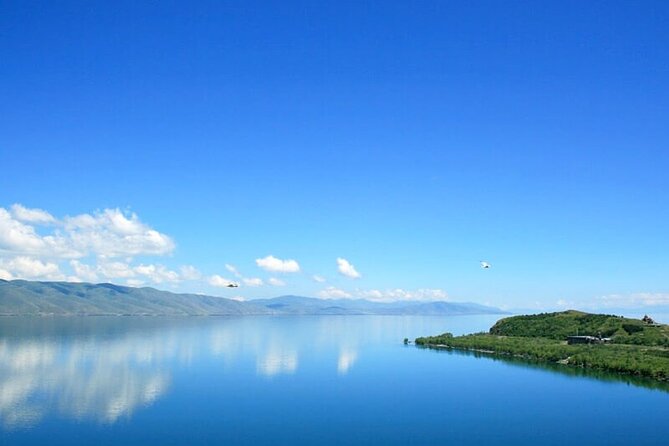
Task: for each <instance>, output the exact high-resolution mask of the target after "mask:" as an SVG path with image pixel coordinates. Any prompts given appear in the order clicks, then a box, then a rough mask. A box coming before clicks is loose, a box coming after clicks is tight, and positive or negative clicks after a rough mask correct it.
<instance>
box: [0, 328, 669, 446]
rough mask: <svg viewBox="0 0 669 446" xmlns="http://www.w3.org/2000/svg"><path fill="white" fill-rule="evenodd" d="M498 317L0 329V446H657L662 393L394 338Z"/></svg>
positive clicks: (664, 411)
mask: <svg viewBox="0 0 669 446" xmlns="http://www.w3.org/2000/svg"><path fill="white" fill-rule="evenodd" d="M498 317H499V316H459V317H415V316H411V317H392V316H305V317H245V318H197V317H192V318H181V319H166V318H103V317H99V318H98V317H88V318H34V319H31V318H2V319H0V444H2V445H3V446H4V445H74V444H82V445H85V444H95V445H123V446H129V445H204V444H207V445H223V444H231V445H232V444H254V445H277V444H285V445H289V444H290V445H296V444H319V445H330V444H379V445H390V444H407V445H408V444H411V445H420V444H453V445H489V444H506V445H525V444H527V445H564V444H566V443H570V444H583V445H585V444H587V445H607V446H610V445H629V444H637V445H639V444H647V445H659V444H667V441H669V440H667V439H669V423H668V422H667V419H668V417H669V387H666V386H661V385H658V384H655V383H653V382H649V381H637V380H632V379H627V378H619V377H615V376H611V375H606V374H588V373H584V372H582V371H574V370H571V369H564V368H560V367H559V366H555V367H545V366H540V365H536V364H528V363H523V362H519V361H503V360H497V359H491V358H488V357H477V356H475V355H472V354H462V353H452V352H445V351H434V350H427V349H421V348H417V347H414V346H412V345H409V346H405V345H403V343H402V340H403V339H404V338H405V337H408V338H410V339H413V338H415V337H416V336H421V335H432V334H437V333H442V332H445V331H450V332H452V333H454V334H462V333H469V332H474V331H481V330H487V329H488V328H489V327H490V326H491V325H492V324H493V323H494V322H495V320H497V318H498Z"/></svg>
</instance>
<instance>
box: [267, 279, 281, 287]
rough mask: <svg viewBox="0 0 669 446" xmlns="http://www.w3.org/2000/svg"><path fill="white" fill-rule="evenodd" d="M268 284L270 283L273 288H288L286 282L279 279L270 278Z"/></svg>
mask: <svg viewBox="0 0 669 446" xmlns="http://www.w3.org/2000/svg"><path fill="white" fill-rule="evenodd" d="M267 282H269V284H270V285H272V286H286V282H284V281H283V280H281V279H277V278H276V277H270V278H269V280H268V281H267Z"/></svg>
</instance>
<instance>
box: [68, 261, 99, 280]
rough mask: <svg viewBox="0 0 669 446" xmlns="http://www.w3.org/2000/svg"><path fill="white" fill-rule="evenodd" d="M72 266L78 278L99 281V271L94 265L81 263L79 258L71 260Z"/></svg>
mask: <svg viewBox="0 0 669 446" xmlns="http://www.w3.org/2000/svg"><path fill="white" fill-rule="evenodd" d="M70 266H71V267H72V270H73V271H74V274H75V276H77V278H78V279H80V280H82V281H84V282H97V281H98V273H97V271H96V269H95V268H93V267H92V266H90V265H86V264H85V263H81V262H80V261H79V260H70Z"/></svg>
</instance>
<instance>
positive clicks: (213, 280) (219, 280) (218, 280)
mask: <svg viewBox="0 0 669 446" xmlns="http://www.w3.org/2000/svg"><path fill="white" fill-rule="evenodd" d="M231 283H233V282H232V280H228V279H226V278H225V277H221V276H219V275H218V274H214V275H213V276H211V277H210V278H209V285H211V286H216V287H221V288H225V287H227V286H228V285H230V284H231Z"/></svg>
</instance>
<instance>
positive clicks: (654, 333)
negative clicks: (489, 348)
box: [490, 310, 669, 347]
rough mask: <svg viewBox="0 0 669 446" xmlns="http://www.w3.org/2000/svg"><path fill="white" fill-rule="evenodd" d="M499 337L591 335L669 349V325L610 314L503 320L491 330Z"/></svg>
mask: <svg viewBox="0 0 669 446" xmlns="http://www.w3.org/2000/svg"><path fill="white" fill-rule="evenodd" d="M490 334H494V335H499V336H520V337H530V338H535V337H543V338H550V339H557V340H561V341H562V340H565V339H567V336H573V335H588V336H599V335H601V336H603V337H610V338H612V342H614V343H616V344H635V345H649V346H652V345H655V346H664V347H669V326H667V325H660V324H649V323H646V322H643V321H642V320H639V319H629V318H624V317H621V316H613V315H608V314H589V313H582V312H580V311H573V310H570V311H564V312H561V313H542V314H533V315H529V316H513V317H507V318H504V319H501V320H500V321H498V322H497V323H496V324H495V325H493V326H492V328H491V329H490Z"/></svg>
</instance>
